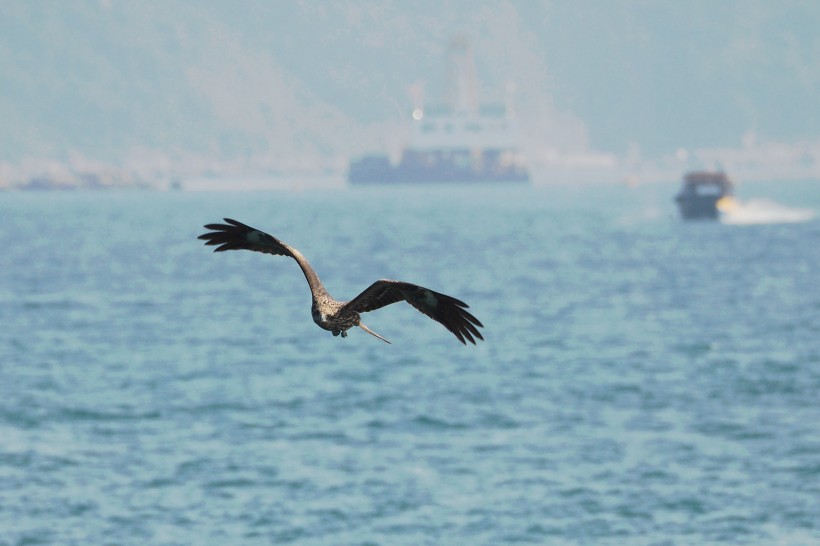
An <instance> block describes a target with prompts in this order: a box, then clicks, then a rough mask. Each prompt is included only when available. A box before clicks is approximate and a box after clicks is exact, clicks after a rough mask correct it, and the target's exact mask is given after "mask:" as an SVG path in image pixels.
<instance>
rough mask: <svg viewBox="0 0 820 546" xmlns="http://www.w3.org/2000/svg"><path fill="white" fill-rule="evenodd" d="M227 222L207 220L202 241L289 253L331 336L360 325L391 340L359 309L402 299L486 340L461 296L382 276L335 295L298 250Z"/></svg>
mask: <svg viewBox="0 0 820 546" xmlns="http://www.w3.org/2000/svg"><path fill="white" fill-rule="evenodd" d="M224 220H225V222H227V223H226V224H207V225H205V228H206V229H209V230H211V231H208V232H207V233H203V234H202V235H200V236H199V237H198V239H202V240H204V241H205V244H206V245H212V246H216V248H215V249H214V252H223V251H225V250H253V251H255V252H264V253H266V254H275V255H278V256H290V257H291V258H293V259H294V260H296V263H297V264H299V267H300V268H301V269H302V273H304V274H305V278H306V279H307V282H308V285H309V286H310V294H311V298H312V300H313V301H312V304H311V307H310V311H311V314H312V315H313V322H315V323H316V324H318V325H319V327H320V328H324V329H325V330H329V331H331V332H333V335H334V336H338V335H341V336H342V337H347V331H348V330H349V329H350V328H352V327H354V326H358V327H359V328H361V329H362V330H364V331H365V332H367V333H368V334H371V335H373V336H376V337H377V338H379V339H381V340H382V341H385V342H387V343H390V342H389V341H387V340H386V339H385V338H383V337H382V336H380V335H379V334H377V333H376V332H374V331H373V330H371V329H370V328H368V327H367V326H365V325H364V324H362V323H361V317H360V314H361V313H365V312H367V311H375V310H376V309H381V308H382V307H385V306H387V305H390V304H391V303H396V302H398V301H406V302H407V303H409V304H410V305H412V306H413V307H415V308H416V309H418V310H419V311H421V312H422V313H424V314H425V315H427V316H428V317H430V318H431V319H433V320H435V321H436V322H439V323H441V324H442V325H444V327H445V328H447V329H448V330H450V332H452V333H453V335H455V336H456V337H457V338H458V340H459V341H460V342H461V343H463V344H464V345H466V344H467V341H469V342H470V343H472V344H473V345H475V340H476V338H477V339H482V340H483V339H484V338H483V337H482V336H481V333H480V332H479V331H478V328H479V327H482V328H483V327H484V325H483V324H481V322H479V320H478V319H477V318H475V317H474V316H473V315H472V314H470V313H469V312H468V311H467V307H469V306H468V305H467V304H466V303H464V302H463V301H461V300H457V299H456V298H453V297H451V296H447V295H445V294H441V293H439V292H434V291H433V290H430V289H429V288H424V287H423V286H418V285H415V284H410V283H408V282H402V281H391V280H386V279H382V280H379V281H376V282H374V283H373V284H371V285H370V286H369V287H367V288H366V289H365V290H364V292H362V293H361V294H359V295H358V296H356V297H355V298H353V299H352V300H350V301H338V300H335V299H333V298H332V297H331V296H330V294H328V293H327V290H325V287H324V285H322V281H320V280H319V276H318V275H317V274H316V272H315V271H314V270H313V268H312V267H311V266H310V264H309V263H308V261H307V259H305V257H304V256H302V253H301V252H299V251H298V250H296V249H295V248H293V247H292V246H290V245H287V244H285V243H283V242H282V241H280V240H279V239H277V238H276V237H273V236H272V235H268V234H267V233H265V232H263V231H259V230H258V229H254V228H252V227H250V226H246V225H245V224H243V223H241V222H237V221H236V220H232V219H230V218H225V219H224Z"/></svg>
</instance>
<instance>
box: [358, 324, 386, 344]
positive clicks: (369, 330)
mask: <svg viewBox="0 0 820 546" xmlns="http://www.w3.org/2000/svg"><path fill="white" fill-rule="evenodd" d="M359 328H361V329H362V330H364V331H365V332H367V333H368V334H370V335H371V336H376V337H377V338H379V339H380V340H382V341H384V342H385V343H390V342H389V341H387V340H386V339H384V338H383V337H382V336H380V335H379V334H377V333H376V332H374V331H373V330H371V329H370V328H368V327H367V326H365V325H364V324H362V323H361V322H360V323H359Z"/></svg>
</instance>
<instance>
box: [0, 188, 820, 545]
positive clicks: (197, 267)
mask: <svg viewBox="0 0 820 546" xmlns="http://www.w3.org/2000/svg"><path fill="white" fill-rule="evenodd" d="M676 191H677V185H675V186H666V185H657V186H650V187H641V186H639V187H637V188H631V189H630V188H626V187H622V186H617V187H616V186H576V187H567V186H558V187H543V188H526V187H518V188H511V189H504V188H493V187H479V188H469V189H468V188H464V187H447V188H421V189H412V188H400V189H383V188H354V189H334V190H325V191H320V190H310V191H268V192H236V193H231V192H199V193H196V192H110V193H107V192H79V193H69V192H67V193H56V192H55V193H13V192H5V193H0V219H2V222H1V223H0V249H2V250H1V251H0V545H2V546H18V545H20V546H22V545H40V544H48V545H51V544H54V545H92V544H93V545H131V544H134V545H144V544H152V545H193V544H219V545H225V544H231V545H233V544H237V545H239V544H241V545H270V544H298V545H362V546H364V545H505V544H550V545H552V544H555V545H585V544H590V545H638V546H640V545H657V546H660V545H670V546H671V545H702V544H755V545H758V544H759V545H817V544H820V220H818V219H817V218H816V217H815V216H813V215H814V214H815V213H817V212H820V182H789V183H785V182H784V183H779V184H776V183H770V184H757V185H753V184H750V185H745V186H743V187H742V188H740V190H739V191H738V193H739V194H745V195H746V197H747V198H748V199H749V202H750V203H751V204H750V205H749V206H747V207H746V209H745V210H744V215H742V216H739V217H737V218H735V220H736V221H735V222H732V223H730V224H728V225H727V224H719V223H708V222H707V223H683V222H681V221H679V220H678V219H677V217H676V211H675V209H674V205H673V202H672V197H673V195H674V193H675V192H676ZM224 216H228V217H232V218H236V219H238V220H241V221H244V222H246V223H248V224H250V225H252V226H255V227H257V228H260V229H262V230H265V231H268V232H269V233H271V234H273V235H275V236H277V237H279V238H281V239H282V240H284V241H286V242H288V243H289V244H291V245H293V246H295V247H296V248H298V249H299V250H301V251H302V253H303V254H305V256H307V258H308V259H309V260H311V262H312V263H313V265H314V267H315V268H316V269H317V271H318V273H319V275H320V276H321V278H322V280H323V281H324V283H325V285H326V286H327V288H328V290H329V291H330V293H331V294H333V295H334V296H336V297H337V298H339V299H350V298H351V297H353V296H354V295H356V294H357V293H358V292H359V291H360V290H362V289H364V288H365V287H367V286H368V285H369V284H370V283H371V282H372V281H374V280H376V279H379V278H393V279H400V280H405V281H409V282H414V283H417V284H421V285H424V286H427V287H429V288H432V289H434V290H438V291H440V292H444V293H447V294H450V295H453V296H455V297H457V298H460V299H462V300H464V301H466V302H467V303H469V304H470V310H471V311H473V312H474V314H475V315H476V316H477V317H478V318H479V319H480V320H481V321H482V322H483V323H484V325H485V328H484V330H483V332H484V337H485V339H486V341H484V342H479V344H478V345H477V346H472V345H470V346H466V347H465V346H462V345H461V343H459V342H458V340H457V339H456V338H455V337H454V336H453V335H451V334H450V333H449V332H448V331H447V330H445V329H444V328H443V327H442V326H441V325H439V324H437V323H435V322H433V321H431V320H429V319H428V318H427V317H425V316H424V315H422V314H420V313H418V312H416V311H415V310H414V309H413V308H411V307H410V306H408V305H404V304H401V305H399V304H397V305H393V306H390V307H388V308H385V309H382V310H379V311H376V312H373V313H368V314H365V315H364V317H363V318H364V320H363V322H364V323H365V324H367V325H368V326H369V327H370V328H372V329H373V330H375V331H376V332H378V333H380V334H381V335H383V336H385V337H386V338H387V339H389V340H390V341H391V342H392V344H391V345H388V344H386V343H383V342H381V341H379V340H378V339H375V338H373V337H371V336H369V335H367V334H366V333H365V332H363V331H361V330H359V329H355V330H351V331H350V335H349V337H347V338H345V339H343V338H340V337H333V336H332V335H331V334H330V333H329V332H326V331H324V330H321V329H319V328H318V327H317V326H316V325H314V324H313V322H312V320H311V316H310V298H309V292H308V289H307V285H306V283H305V280H304V278H303V276H302V274H301V272H300V271H299V269H298V267H297V265H296V264H295V263H294V262H293V261H292V260H290V259H287V258H283V257H277V256H268V255H263V254H257V253H251V252H246V251H242V252H227V253H220V254H214V253H212V252H211V251H210V250H211V249H210V248H207V247H204V246H203V245H202V241H198V240H197V239H196V237H197V235H199V234H201V233H202V232H203V229H202V227H201V226H202V225H203V224H205V223H211V222H216V221H219V220H220V219H221V218H222V217H224Z"/></svg>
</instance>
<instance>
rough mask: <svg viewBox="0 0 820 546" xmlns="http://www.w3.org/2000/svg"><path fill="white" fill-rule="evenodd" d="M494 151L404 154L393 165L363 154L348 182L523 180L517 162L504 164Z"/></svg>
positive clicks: (525, 178) (524, 175)
mask: <svg viewBox="0 0 820 546" xmlns="http://www.w3.org/2000/svg"><path fill="white" fill-rule="evenodd" d="M498 158H499V156H497V155H494V154H483V155H480V156H478V157H476V156H472V155H469V154H458V153H455V154H454V153H447V154H429V153H425V154H405V156H404V157H403V158H402V161H401V162H399V163H397V164H395V165H393V164H391V163H390V161H389V159H388V158H387V156H381V155H371V156H365V157H363V158H361V159H359V160H356V161H353V162H351V164H350V170H349V171H348V181H349V182H350V183H351V184H416V183H421V184H432V183H490V182H492V183H499V182H501V183H526V182H529V180H530V177H529V173H528V172H527V170H526V169H524V168H522V167H520V166H518V165H512V164H510V165H505V164H503V163H502V162H500V161H499V160H498Z"/></svg>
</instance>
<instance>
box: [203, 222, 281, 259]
mask: <svg viewBox="0 0 820 546" xmlns="http://www.w3.org/2000/svg"><path fill="white" fill-rule="evenodd" d="M224 220H225V221H226V222H227V224H207V225H206V226H205V229H210V230H212V231H209V232H208V233H203V234H202V235H200V236H199V237H197V239H202V240H203V241H206V242H205V244H206V245H210V246H216V245H220V246H218V247H217V248H215V249H214V252H223V251H225V250H240V249H243V250H253V251H255V252H264V253H266V254H276V255H279V256H290V257H291V258H293V252H292V249H291V248H290V247H289V246H288V245H286V244H285V243H283V242H282V241H280V240H279V239H277V238H276V237H273V236H272V235H268V234H267V233H265V232H264V231H259V230H258V229H255V228H252V227H250V226H246V225H245V224H243V223H242V222H237V221H236V220H232V219H230V218H225V219H224Z"/></svg>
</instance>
